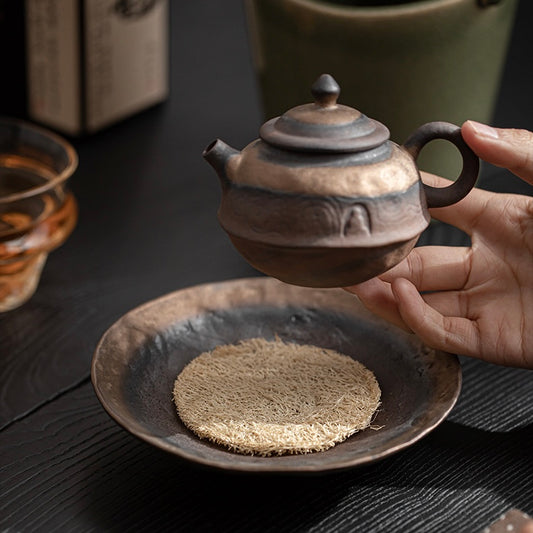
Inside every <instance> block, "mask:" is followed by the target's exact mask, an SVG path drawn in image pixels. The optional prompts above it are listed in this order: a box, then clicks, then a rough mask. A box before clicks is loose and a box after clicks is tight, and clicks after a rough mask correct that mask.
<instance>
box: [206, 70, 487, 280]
mask: <svg viewBox="0 0 533 533" xmlns="http://www.w3.org/2000/svg"><path fill="white" fill-rule="evenodd" d="M311 93H312V95H313V97H314V100H315V101H314V103H310V104H304V105H300V106H297V107H294V108H292V109H290V110H289V111H287V112H286V113H284V114H283V115H281V116H280V117H276V118H273V119H271V120H269V121H267V122H266V123H265V124H263V125H262V127H261V129H260V138H259V139H256V140H254V141H253V142H251V143H250V144H249V145H248V146H246V148H244V149H243V150H242V151H238V150H235V149H233V148H231V147H230V146H228V145H227V144H226V143H224V142H223V141H221V140H219V139H217V140H216V141H214V142H213V143H211V144H210V145H209V146H208V147H207V148H206V149H205V150H204V153H203V156H204V157H205V159H206V160H207V161H208V162H209V163H210V164H211V165H212V166H213V167H214V168H215V170H216V171H217V173H218V176H219V178H220V182H221V185H222V197H221V203H220V208H219V212H218V218H219V222H220V224H221V226H222V227H223V228H224V230H225V231H226V232H227V233H228V235H229V237H230V239H231V241H232V242H233V244H234V246H235V247H236V248H237V250H238V251H239V252H240V253H241V255H242V256H243V257H244V258H245V259H246V260H247V261H248V262H249V263H250V264H251V265H252V266H253V267H255V268H256V269H258V270H260V271H261V272H264V273H265V274H268V275H270V276H273V277H275V278H278V279H280V280H281V281H285V282H287V283H291V284H294V285H302V286H307V287H345V286H349V285H353V284H355V283H360V282H362V281H365V280H367V279H370V278H372V277H374V276H377V275H379V274H381V273H383V272H385V271H386V270H388V269H389V268H391V267H392V266H394V265H395V264H397V263H398V262H399V261H401V260H402V259H403V258H404V257H405V256H406V255H407V254H408V253H409V252H410V251H411V249H412V248H413V247H414V245H415V243H416V241H417V240H418V237H419V236H420V234H421V233H422V231H423V230H424V229H425V228H426V227H427V226H428V224H429V220H430V216H429V213H428V207H443V206H446V205H450V204H453V203H455V202H457V201H459V200H460V199H461V198H463V197H464V196H466V195H467V194H468V192H469V191H470V190H471V189H472V187H473V186H474V184H475V181H476V179H477V175H478V171H479V159H478V158H477V157H476V156H475V154H474V153H473V152H472V151H471V150H470V148H469V147H468V146H467V145H466V143H465V142H464V140H463V138H462V136H461V130H460V128H459V127H458V126H455V125H453V124H449V123H446V122H430V123H428V124H425V125H423V126H421V127H420V128H418V129H417V130H416V131H415V132H414V133H413V134H412V135H411V136H410V137H409V139H408V140H407V141H406V142H405V144H404V145H403V146H399V145H398V144H396V143H394V142H392V141H391V140H390V139H389V130H388V129H387V128H386V127H385V126H384V125H383V124H381V123H380V122H378V121H376V120H373V119H371V118H368V117H367V116H365V115H364V114H362V113H361V112H359V111H357V110H356V109H353V108H351V107H348V106H344V105H340V104H338V103H337V99H338V97H339V94H340V88H339V85H338V84H337V83H336V81H335V80H334V79H333V78H332V77H331V76H330V75H328V74H323V75H322V76H320V77H319V78H318V79H317V80H316V82H315V83H314V84H313V86H312V88H311ZM433 139H447V140H449V141H451V142H452V143H453V144H454V145H455V146H456V147H457V148H458V149H459V151H460V153H461V155H462V159H463V168H462V171H461V174H460V176H459V177H458V178H457V180H456V181H454V182H452V184H451V185H450V186H448V187H443V188H435V187H430V186H428V185H426V184H424V183H422V181H421V179H420V173H419V170H418V168H417V166H416V163H415V161H416V158H417V157H418V154H419V152H420V150H421V149H422V148H423V146H424V145H425V144H426V143H428V142H429V141H431V140H433Z"/></svg>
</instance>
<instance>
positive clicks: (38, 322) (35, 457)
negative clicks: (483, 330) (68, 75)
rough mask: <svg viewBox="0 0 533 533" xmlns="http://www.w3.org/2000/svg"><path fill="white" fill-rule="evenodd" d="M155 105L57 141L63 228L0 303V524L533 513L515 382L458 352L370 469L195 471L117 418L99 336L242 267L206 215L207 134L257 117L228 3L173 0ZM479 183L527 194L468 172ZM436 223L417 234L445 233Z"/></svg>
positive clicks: (517, 60) (513, 119)
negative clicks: (459, 379)
mask: <svg viewBox="0 0 533 533" xmlns="http://www.w3.org/2000/svg"><path fill="white" fill-rule="evenodd" d="M532 7H533V3H531V2H530V1H529V0H522V2H521V6H520V11H519V15H518V18H517V24H516V28H515V33H514V36H513V40H512V43H511V49H510V54H509V60H508V63H507V66H506V69H505V73H504V83H503V86H502V90H501V94H500V98H499V103H498V108H497V112H496V117H495V121H494V122H495V124H497V125H500V126H508V127H524V128H528V129H533V104H532V101H531V95H532V94H533V34H532V32H531V28H530V26H531V20H532V17H533V9H532ZM171 17H172V21H171V23H172V33H171V52H172V57H171V75H172V91H171V96H170V99H169V100H168V102H166V103H165V104H163V105H161V106H159V107H157V108H154V109H152V110H149V111H147V112H145V113H143V114H141V115H138V116H136V117H134V118H131V119H129V120H127V121H126V122H123V123H122V124H119V125H117V126H114V127H112V128H110V129H108V130H107V131H104V132H101V133H99V134H97V135H95V136H93V137H90V138H86V139H83V140H77V141H75V145H76V148H77V149H78V152H79V155H80V167H79V170H78V171H77V173H76V175H75V177H74V178H73V180H72V188H73V190H74V193H75V195H76V197H77V198H78V201H79V205H80V219H79V224H78V226H77V229H76V230H75V232H74V233H73V235H72V236H71V237H70V239H69V240H68V241H67V243H66V244H65V245H64V246H63V247H62V248H60V249H59V250H57V251H56V252H54V253H52V254H51V256H50V258H49V261H48V263H47V265H46V267H45V270H44V274H43V277H42V281H41V284H40V286H39V289H38V291H37V293H36V295H35V296H34V297H33V298H32V300H31V301H30V302H28V303H27V304H26V305H25V306H23V307H21V308H20V309H17V310H15V311H12V312H9V313H5V314H3V315H1V316H0V383H1V389H0V390H1V392H0V427H1V431H0V530H2V531H10V532H18V531H21V532H26V531H46V532H49V531H235V532H237V531H242V532H244V531H246V532H248V531H276V532H278V531H287V532H289V531H290V532H294V531H387V532H390V531H402V532H407V531H420V532H437V531H441V532H461V531H464V532H472V531H477V530H479V529H482V528H483V527H484V526H486V525H487V524H489V523H490V522H492V521H493V520H494V519H496V518H497V517H498V516H499V515H500V514H501V513H502V512H504V511H506V510H507V509H509V508H511V507H518V508H520V509H522V510H523V511H526V512H528V513H529V514H533V444H532V443H533V379H532V378H533V376H532V374H531V372H530V371H526V370H518V369H510V368H503V367H497V366H493V365H488V364H485V363H483V362H480V361H475V360H471V359H464V360H462V365H463V379H464V382H463V390H462V393H461V396H460V398H459V401H458V403H457V405H456V407H455V408H454V409H453V411H452V413H451V415H450V416H449V417H448V419H447V421H446V422H444V423H443V424H442V425H441V426H440V427H439V428H437V429H436V430H435V431H434V432H432V433H431V434H430V435H429V436H427V437H426V438H424V439H423V440H422V441H420V442H419V443H417V444H416V445H414V446H413V447H411V448H409V449H408V450H406V451H404V452H402V453H400V454H398V455H396V456H393V457H391V458H389V459H386V460H383V461H381V462H380V463H377V464H375V465H372V466H368V467H365V468H361V469H357V470H353V471H346V472H342V473H337V474H332V475H326V476H320V477H311V478H299V477H290V476H289V477H283V478H280V477H265V476H263V477H255V476H245V475H240V476H239V475H230V474H225V473H223V472H218V471H210V470H202V469H198V468H196V467H195V466H193V465H190V464H186V463H184V462H182V461H180V460H178V459H176V458H175V457H173V456H170V455H167V454H165V453H164V452H162V451H159V450H156V449H154V448H152V447H150V446H149V445H148V444H145V443H143V442H140V441H138V440H136V439H135V438H133V437H132V436H131V435H130V434H129V433H127V432H126V431H124V430H122V429H121V428H120V427H118V426H117V425H116V424H115V423H114V422H113V421H112V420H111V419H110V418H109V417H108V415H107V414H106V413H105V411H104V410H103V408H102V407H101V405H100V403H99V402H98V400H97V398H96V396H95V394H94V391H93V388H92V385H91V383H90V378H89V372H90V362H91V358H92V355H93V352H94V349H95V346H96V343H97V342H98V340H99V338H100V337H101V335H102V334H103V333H104V331H105V330H106V329H107V328H108V327H109V326H110V325H111V324H112V323H113V322H114V321H115V320H116V319H118V318H119V317H120V316H121V315H123V314H124V313H125V312H127V311H128V310H130V309H131V308H132V307H135V306H137V305H138V304H141V303H143V302H145V301H147V300H150V299H153V298H156V297H158V296H160V295H163V294H166V293H168V292H171V291H174V290H177V289H180V288H183V287H188V286H192V285H195V284H199V283H205V282H210V281H219V280H224V279H230V278H240V277H248V276H254V275H258V274H257V273H256V272H255V271H253V270H252V269H251V268H250V267H249V266H248V265H247V264H246V263H245V262H244V261H243V259H242V258H241V257H240V256H239V255H238V254H237V253H236V252H235V251H234V249H233V248H232V246H231V244H230V242H229V240H228V239H227V237H226V236H225V234H224V233H223V231H222V230H221V229H220V228H219V226H218V222H217V220H216V216H215V213H216V210H217V205H218V201H219V189H218V183H217V181H216V177H215V175H214V173H213V172H212V170H211V169H210V168H208V166H207V165H206V164H205V162H204V161H203V160H202V158H201V152H202V150H203V148H204V147H205V146H206V145H207V144H208V143H209V142H210V141H211V140H212V139H213V138H214V137H216V136H218V135H220V136H223V137H224V138H225V140H226V141H227V142H229V143H230V144H232V145H234V146H237V147H242V146H244V145H245V144H247V142H249V141H250V140H251V139H253V138H255V137H256V136H257V129H258V126H259V124H260V123H261V121H262V120H261V114H260V107H259V101H258V96H257V92H256V85H255V80H254V76H253V72H252V66H251V60H250V55H249V50H248V45H247V38H246V31H245V24H244V13H243V9H242V5H241V2H240V1H239V0H232V1H225V2H215V1H213V0H211V1H203V2H175V3H174V2H172V10H171ZM480 186H481V187H485V188H488V189H492V190H496V191H511V192H523V193H526V194H531V188H528V187H527V186H525V185H524V184H523V183H522V182H521V181H520V180H518V179H516V178H514V177H513V176H511V175H510V174H509V173H508V172H507V171H504V170H501V169H496V168H492V167H484V169H483V173H482V177H481V180H480ZM463 241H464V239H463V236H462V235H461V234H459V232H457V231H455V230H453V229H452V228H449V227H447V226H443V225H441V224H436V225H433V226H431V227H430V228H429V229H428V230H427V231H426V232H425V233H424V234H423V235H422V237H421V240H420V243H421V244H426V243H437V242H438V243H443V244H454V243H459V242H463Z"/></svg>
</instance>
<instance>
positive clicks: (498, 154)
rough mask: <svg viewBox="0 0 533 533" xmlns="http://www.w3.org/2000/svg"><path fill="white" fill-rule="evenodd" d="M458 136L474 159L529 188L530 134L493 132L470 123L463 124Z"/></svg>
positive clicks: (532, 171) (532, 177)
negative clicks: (506, 174)
mask: <svg viewBox="0 0 533 533" xmlns="http://www.w3.org/2000/svg"><path fill="white" fill-rule="evenodd" d="M461 133H462V135H463V138H464V140H465V141H466V143H467V144H468V145H469V146H470V148H472V150H473V151H474V152H475V153H476V155H477V156H478V157H480V158H481V159H484V160H485V161H487V162H488V163H491V164H493V165H496V166H498V167H503V168H507V169H509V170H510V171H511V172H512V173H513V174H516V175H517V176H518V177H520V178H522V179H523V180H524V181H527V182H528V183H530V184H532V185H533V133H531V132H530V131H527V130H517V129H504V128H493V127H491V126H487V125H486V124H481V123H479V122H474V121H473V120H468V121H467V122H465V123H464V124H463V126H462V128H461Z"/></svg>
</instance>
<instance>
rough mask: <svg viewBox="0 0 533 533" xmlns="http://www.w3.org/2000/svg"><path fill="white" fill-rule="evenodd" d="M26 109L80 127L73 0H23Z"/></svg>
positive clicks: (61, 125) (69, 128) (62, 125)
mask: <svg viewBox="0 0 533 533" xmlns="http://www.w3.org/2000/svg"><path fill="white" fill-rule="evenodd" d="M25 6H26V46H27V63H26V64H27V76H28V83H27V85H28V113H29V116H30V118H33V119H35V120H37V121H39V122H43V123H45V124H48V125H50V126H52V127H54V128H57V129H61V130H64V131H66V132H67V133H70V134H77V133H78V132H79V130H80V127H81V101H80V56H79V9H78V2H77V1H76V0H26V4H25Z"/></svg>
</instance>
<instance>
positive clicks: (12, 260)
mask: <svg viewBox="0 0 533 533" xmlns="http://www.w3.org/2000/svg"><path fill="white" fill-rule="evenodd" d="M77 164H78V157H77V154H76V151H75V150H74V148H73V147H72V146H71V145H70V144H69V143H68V142H67V141H66V140H65V139H63V138H61V137H60V136H58V135H56V134H54V133H52V132H50V131H48V130H46V129H44V128H40V127H37V126H34V125H33V124H30V123H28V122H24V121H21V120H17V119H9V118H0V312H4V311H8V310H11V309H14V308H16V307H18V306H20V305H21V304H23V303H24V302H26V301H27V300H28V299H29V298H30V297H31V296H32V295H33V294H34V292H35V290H36V289H37V286H38V284H39V280H40V277H41V271H42V269H43V267H44V264H45V262H46V258H47V257H48V254H49V252H51V251H52V250H54V249H55V248H57V247H58V246H60V245H61V244H63V242H64V241H65V240H66V238H67V237H68V236H69V235H70V233H71V232H72V230H73V229H74V226H75V225H76V221H77V215H78V209H77V204H76V200H75V199H74V196H73V195H72V193H71V192H69V191H68V189H67V186H66V184H67V181H68V179H69V178H70V177H71V176H72V174H73V172H74V170H75V169H76V167H77Z"/></svg>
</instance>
